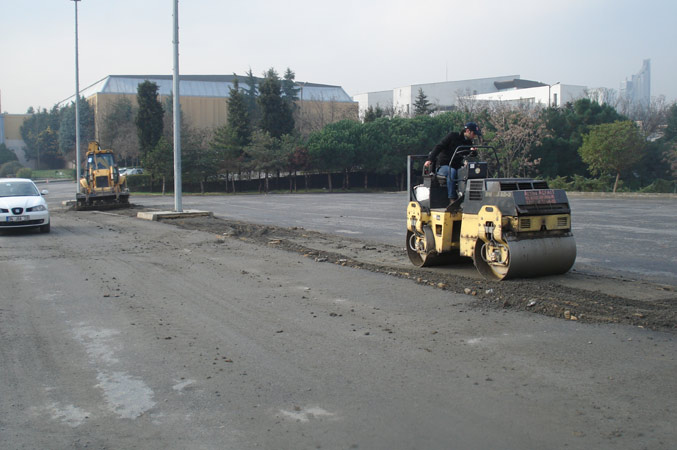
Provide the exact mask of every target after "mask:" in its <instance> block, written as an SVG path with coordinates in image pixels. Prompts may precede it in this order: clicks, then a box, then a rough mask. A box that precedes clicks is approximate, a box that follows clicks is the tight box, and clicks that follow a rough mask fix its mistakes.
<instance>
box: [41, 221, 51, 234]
mask: <svg viewBox="0 0 677 450" xmlns="http://www.w3.org/2000/svg"><path fill="white" fill-rule="evenodd" d="M51 224H52V223H51V222H48V223H47V224H46V225H40V233H49V228H50V225H51Z"/></svg>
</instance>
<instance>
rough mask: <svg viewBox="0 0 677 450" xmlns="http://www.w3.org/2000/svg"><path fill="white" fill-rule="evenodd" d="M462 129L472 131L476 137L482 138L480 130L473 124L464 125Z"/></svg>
mask: <svg viewBox="0 0 677 450" xmlns="http://www.w3.org/2000/svg"><path fill="white" fill-rule="evenodd" d="M463 129H464V130H470V131H473V132H474V133H475V134H476V135H478V136H482V130H480V127H478V126H477V124H476V123H475V122H468V123H466V124H465V126H464V127H463Z"/></svg>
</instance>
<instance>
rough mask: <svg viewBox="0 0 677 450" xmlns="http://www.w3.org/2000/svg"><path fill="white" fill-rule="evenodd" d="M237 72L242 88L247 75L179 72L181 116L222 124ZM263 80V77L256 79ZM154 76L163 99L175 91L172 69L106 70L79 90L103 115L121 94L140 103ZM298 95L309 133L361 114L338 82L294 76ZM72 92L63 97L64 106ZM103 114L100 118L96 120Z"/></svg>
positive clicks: (198, 123)
mask: <svg viewBox="0 0 677 450" xmlns="http://www.w3.org/2000/svg"><path fill="white" fill-rule="evenodd" d="M236 77H237V79H238V83H239V86H240V88H241V89H244V90H246V89H248V87H249V86H248V85H247V83H246V77H245V76H237V75H181V76H180V84H179V94H180V101H181V112H182V117H183V120H184V121H186V122H187V123H188V124H190V125H191V126H193V127H195V128H203V129H204V128H218V127H221V126H223V125H225V124H226V122H227V119H228V98H229V96H230V90H231V89H232V88H233V82H234V80H235V78H236ZM257 80H258V81H259V82H260V81H262V79H257ZM144 81H150V82H153V83H155V84H157V86H158V100H159V101H160V102H161V103H163V104H164V103H165V101H166V100H167V99H168V98H170V96H171V95H172V76H171V75H108V76H106V77H105V78H103V79H101V80H99V81H97V82H96V83H94V84H92V85H91V86H88V87H87V88H85V89H83V90H82V91H81V94H80V95H81V96H83V97H84V98H85V99H87V101H88V102H90V104H91V105H92V106H93V107H94V114H95V116H96V117H97V118H102V117H104V116H105V114H106V111H107V108H108V107H109V106H110V105H111V104H112V103H114V102H115V101H117V100H119V99H120V98H123V97H124V98H128V99H129V100H130V101H131V102H132V105H136V95H137V88H138V85H139V84H140V83H143V82H144ZM295 86H296V88H297V89H298V97H299V100H298V102H297V105H298V111H297V117H296V125H297V129H298V131H300V132H301V133H302V134H308V133H310V132H311V131H313V130H315V129H321V128H322V127H323V126H324V125H326V124H328V123H332V122H336V121H338V120H342V119H348V118H351V119H357V103H355V102H354V101H353V100H352V99H351V98H350V96H349V95H348V94H347V93H346V92H345V91H344V90H343V88H342V87H340V86H331V85H326V84H317V83H306V82H296V83H295ZM73 100H74V96H73V97H70V98H68V99H66V100H64V101H63V102H62V103H61V105H62V106H65V105H67V104H69V103H71V102H72V101H73ZM98 123H99V120H97V126H98Z"/></svg>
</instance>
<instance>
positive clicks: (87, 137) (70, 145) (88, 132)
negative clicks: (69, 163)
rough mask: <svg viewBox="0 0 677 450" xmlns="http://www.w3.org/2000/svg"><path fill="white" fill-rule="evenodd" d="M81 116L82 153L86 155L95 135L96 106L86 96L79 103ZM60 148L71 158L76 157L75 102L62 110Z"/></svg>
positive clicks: (82, 155)
mask: <svg viewBox="0 0 677 450" xmlns="http://www.w3.org/2000/svg"><path fill="white" fill-rule="evenodd" d="M78 109H79V111H78V113H79V116H80V155H81V157H84V155H85V152H86V151H87V145H88V144H89V141H93V140H94V139H95V137H94V130H95V128H94V108H92V106H91V105H90V104H89V102H88V101H87V100H85V99H84V97H80V99H79V103H78ZM59 150H60V151H61V153H62V154H63V155H64V156H66V157H68V158H69V159H73V160H74V159H75V102H73V103H71V104H70V105H68V106H66V107H65V108H63V109H62V110H61V121H60V125H59Z"/></svg>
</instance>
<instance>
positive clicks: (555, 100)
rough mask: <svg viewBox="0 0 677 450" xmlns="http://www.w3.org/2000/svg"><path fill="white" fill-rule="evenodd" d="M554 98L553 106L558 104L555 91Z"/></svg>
mask: <svg viewBox="0 0 677 450" xmlns="http://www.w3.org/2000/svg"><path fill="white" fill-rule="evenodd" d="M552 100H553V102H552V106H557V93H554V94H553V95H552Z"/></svg>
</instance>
